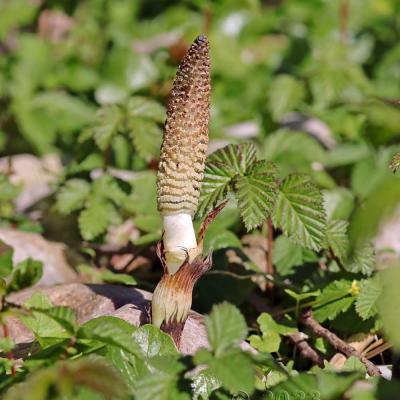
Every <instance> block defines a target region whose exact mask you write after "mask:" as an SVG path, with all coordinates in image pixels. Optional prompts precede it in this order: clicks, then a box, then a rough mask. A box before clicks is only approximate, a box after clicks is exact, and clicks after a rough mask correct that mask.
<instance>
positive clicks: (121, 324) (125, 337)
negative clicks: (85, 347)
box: [77, 316, 141, 355]
mask: <svg viewBox="0 0 400 400" xmlns="http://www.w3.org/2000/svg"><path fill="white" fill-rule="evenodd" d="M135 330H136V328H135V327H134V326H133V325H131V324H129V323H128V322H126V321H124V320H122V319H120V318H117V317H109V316H104V317H98V318H94V319H92V320H90V321H88V322H86V323H85V324H83V325H82V326H81V327H80V328H79V330H78V334H77V337H78V338H79V339H92V340H95V341H97V342H100V343H103V344H105V345H113V346H117V347H119V348H122V349H124V350H126V351H128V352H130V353H132V354H137V355H140V354H141V349H140V348H139V345H138V344H137V343H136V342H135V341H134V340H133V338H132V335H133V333H134V332H135Z"/></svg>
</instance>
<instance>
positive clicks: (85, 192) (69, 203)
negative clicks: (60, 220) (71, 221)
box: [56, 179, 90, 214]
mask: <svg viewBox="0 0 400 400" xmlns="http://www.w3.org/2000/svg"><path fill="white" fill-rule="evenodd" d="M89 193H90V185H89V183H88V182H86V181H85V180H83V179H70V180H69V181H67V182H66V183H65V185H64V186H63V187H62V188H61V190H60V191H59V192H58V194H57V203H56V207H57V209H58V211H59V212H61V213H63V214H69V213H71V212H72V211H76V210H79V209H80V208H82V207H83V206H84V204H85V201H86V199H87V198H88V196H89Z"/></svg>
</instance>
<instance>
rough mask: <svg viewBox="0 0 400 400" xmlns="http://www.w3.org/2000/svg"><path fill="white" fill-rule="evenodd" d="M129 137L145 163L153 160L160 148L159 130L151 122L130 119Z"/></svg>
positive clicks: (141, 119)
mask: <svg viewBox="0 0 400 400" xmlns="http://www.w3.org/2000/svg"><path fill="white" fill-rule="evenodd" d="M128 126H129V136H130V137H131V139H132V141H133V144H134V146H135V149H136V151H137V152H138V154H139V156H140V157H142V158H143V159H144V160H146V161H150V160H151V159H152V158H155V157H156V156H157V155H158V154H159V152H160V147H161V140H162V131H161V128H160V127H159V126H158V125H157V124H156V123H155V122H154V121H152V120H148V119H144V118H138V117H136V118H131V119H129V121H128Z"/></svg>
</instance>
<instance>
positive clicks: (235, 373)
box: [195, 350, 254, 395]
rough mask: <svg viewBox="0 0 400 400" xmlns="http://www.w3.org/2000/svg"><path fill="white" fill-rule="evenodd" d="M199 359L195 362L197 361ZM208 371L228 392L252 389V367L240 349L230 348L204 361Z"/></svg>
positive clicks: (250, 390)
mask: <svg viewBox="0 0 400 400" xmlns="http://www.w3.org/2000/svg"><path fill="white" fill-rule="evenodd" d="M198 361H199V360H196V358H195V362H196V363H198ZM206 364H207V365H208V370H209V372H210V373H211V374H212V375H214V376H215V377H216V378H217V379H218V380H219V381H220V382H221V384H222V386H223V387H224V388H226V389H228V390H229V391H230V392H233V393H234V392H239V391H243V392H246V393H248V394H249V395H250V394H252V392H253V390H254V368H253V365H252V362H251V360H250V358H249V356H248V355H246V354H245V353H244V352H241V351H240V350H230V351H228V352H226V353H224V354H222V355H220V356H218V357H210V358H209V359H208V361H207V362H206Z"/></svg>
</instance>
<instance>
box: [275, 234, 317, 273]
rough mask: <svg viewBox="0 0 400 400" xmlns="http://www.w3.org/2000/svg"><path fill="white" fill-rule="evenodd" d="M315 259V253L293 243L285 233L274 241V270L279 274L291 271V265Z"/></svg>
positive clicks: (292, 269) (292, 270)
mask: <svg viewBox="0 0 400 400" xmlns="http://www.w3.org/2000/svg"><path fill="white" fill-rule="evenodd" d="M316 260H317V257H316V255H315V253H313V252H312V251H311V250H308V249H306V248H304V247H302V246H300V245H298V244H297V243H294V242H293V241H292V240H291V239H289V238H288V237H286V236H285V235H281V236H279V237H278V238H277V239H276V240H275V242H274V252H273V261H274V265H275V267H276V272H278V274H279V275H281V276H287V275H290V274H291V273H293V272H294V268H293V267H296V266H299V265H302V264H304V263H306V262H312V261H316Z"/></svg>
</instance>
